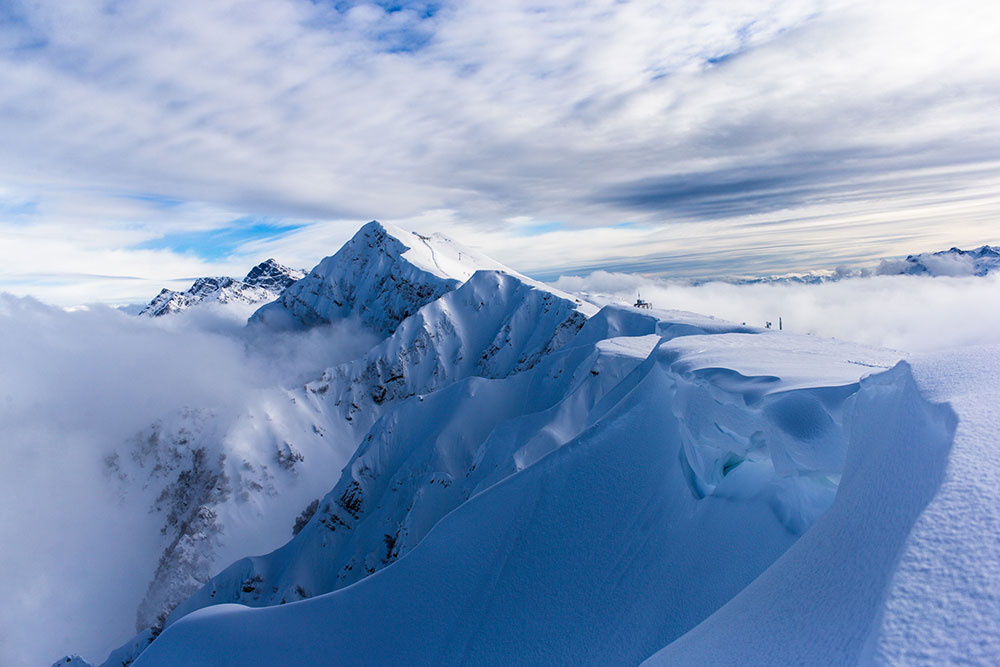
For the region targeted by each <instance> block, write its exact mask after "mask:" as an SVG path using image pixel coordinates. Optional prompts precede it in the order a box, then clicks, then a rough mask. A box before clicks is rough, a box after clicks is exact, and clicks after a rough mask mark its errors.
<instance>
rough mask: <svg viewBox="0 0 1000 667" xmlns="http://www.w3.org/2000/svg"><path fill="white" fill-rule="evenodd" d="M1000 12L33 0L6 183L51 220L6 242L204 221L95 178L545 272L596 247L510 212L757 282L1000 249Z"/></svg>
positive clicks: (208, 220)
mask: <svg viewBox="0 0 1000 667" xmlns="http://www.w3.org/2000/svg"><path fill="white" fill-rule="evenodd" d="M998 12H1000V9H998V8H997V7H995V6H994V5H993V4H991V3H983V2H976V1H973V0H967V1H960V2H958V3H957V4H955V3H951V4H949V5H947V6H945V5H941V4H940V3H932V2H928V1H925V0H918V1H917V2H901V1H896V0H891V1H886V2H880V3H862V2H847V1H844V2H842V1H836V0H831V1H824V0H798V1H796V2H775V1H772V0H740V2H731V1H729V0H726V1H722V0H717V1H713V2H693V1H692V2H687V1H685V2H673V3H662V2H656V1H654V0H635V1H633V2H629V3H620V2H613V1H612V0H590V1H589V2H570V1H569V0H566V1H556V0H552V1H549V2H541V3H539V2H521V1H516V2H504V3H496V2H485V1H478V0H477V1H474V2H462V3H448V4H445V6H443V7H442V8H441V9H440V11H438V12H437V13H436V14H435V15H434V16H433V17H431V18H428V19H421V18H420V17H419V16H418V13H417V12H415V11H400V12H391V13H387V12H384V11H382V10H381V9H379V8H377V7H375V6H373V5H371V4H365V3H359V4H358V6H356V7H354V8H353V9H351V10H350V11H346V12H344V13H338V12H337V11H336V10H335V9H334V5H333V3H312V2H306V1H304V0H282V1H278V2H261V1H259V0H258V1H252V0H223V1H222V2H213V3H210V4H209V3H203V2H196V1H195V0H180V1H178V2H171V3H166V4H164V3H156V2H153V1H152V0H137V1H136V2H131V3H117V4H115V5H114V6H113V7H112V8H108V7H104V6H101V5H99V4H89V5H87V4H79V3H75V4H67V3H42V4H28V3H23V4H22V3H17V4H15V5H12V9H11V10H10V13H11V14H13V15H19V16H20V18H19V19H17V20H10V19H8V20H6V21H3V20H2V19H0V91H2V93H0V110H2V112H3V113H0V187H2V188H4V189H7V190H10V189H14V190H20V191H23V192H24V193H25V194H26V195H27V199H29V200H38V201H39V202H40V208H41V210H40V212H39V213H38V214H36V215H35V216H34V217H33V218H32V217H29V218H24V216H21V218H19V220H18V221H17V222H16V223H15V222H13V221H12V220H11V219H10V217H9V216H8V217H6V218H5V217H4V215H3V214H2V211H3V206H2V205H0V241H2V242H3V243H0V248H2V247H3V246H4V245H7V244H6V241H7V239H8V238H10V237H12V236H14V235H15V234H16V233H17V232H16V227H17V226H24V225H26V224H28V225H32V224H34V225H37V226H36V231H38V232H39V233H38V234H36V236H37V237H41V236H44V235H45V234H49V231H48V230H49V229H52V230H53V231H52V232H51V234H50V235H56V234H59V238H62V239H64V240H65V241H66V244H67V248H66V251H67V252H66V253H65V256H68V257H74V255H75V257H74V260H75V261H76V263H79V264H83V265H85V266H84V267H83V268H81V269H80V270H79V271H77V272H78V273H89V274H102V273H105V274H106V273H114V274H115V275H122V274H123V272H124V271H125V270H126V269H127V268H128V267H127V263H125V264H124V265H123V266H122V267H121V268H118V267H117V266H116V267H115V268H114V270H113V271H111V270H108V269H107V268H103V267H102V263H104V262H107V261H108V259H107V257H106V256H104V255H102V254H100V253H91V252H90V251H89V250H88V249H87V247H86V244H85V243H84V242H82V241H79V240H78V236H79V232H73V231H71V230H66V231H63V232H57V231H55V229H54V228H48V227H46V226H45V225H47V224H52V223H53V222H54V221H56V220H57V219H58V220H61V219H62V218H61V217H59V216H57V215H55V214H54V213H53V212H52V211H51V210H50V207H49V206H48V205H47V202H49V200H50V199H52V198H53V197H55V198H59V197H64V198H65V199H66V203H67V206H68V207H69V208H72V209H73V210H74V211H75V213H74V215H73V216H72V217H73V219H74V222H72V223H71V224H73V225H74V226H76V227H77V228H79V227H87V228H89V229H93V230H99V231H100V232H101V233H103V234H105V235H106V237H107V243H108V248H110V249H113V250H117V251H122V252H123V253H127V254H131V253H134V252H135V251H134V250H132V249H130V246H129V245H128V243H129V240H128V239H130V238H131V236H130V235H129V234H124V233H123V231H122V229H123V225H124V226H125V229H127V230H128V231H129V232H130V233H132V236H134V235H135V233H134V232H135V231H136V230H138V231H139V232H141V233H143V234H149V233H154V232H155V233H163V232H164V231H169V230H176V229H178V228H181V227H182V226H186V225H190V224H192V223H191V221H192V220H196V219H197V216H196V215H192V216H180V217H184V218H185V220H186V221H185V220H177V221H175V220H172V219H171V218H170V215H169V213H170V211H156V210H155V209H154V208H153V207H146V209H148V210H137V211H132V212H129V211H125V210H116V211H114V212H113V214H105V213H102V212H101V210H100V208H99V207H97V208H95V207H92V206H88V205H87V204H86V202H85V200H93V199H95V198H94V197H93V196H85V195H84V194H83V193H85V192H90V193H152V194H158V195H165V196H169V197H173V198H176V199H179V200H181V201H184V202H207V204H204V205H203V206H205V207H207V209H206V210H205V211H204V212H203V215H204V219H203V220H202V222H201V224H203V225H204V226H213V225H214V226H219V225H222V224H224V223H225V222H226V221H223V220H220V219H219V218H218V217H217V216H216V215H215V214H216V213H217V212H219V211H227V212H232V214H233V215H232V218H229V219H230V220H232V219H234V218H238V217H240V216H242V215H248V214H253V215H275V216H280V217H291V218H296V219H303V220H312V221H317V220H332V221H341V220H353V221H355V224H359V223H361V222H363V221H365V220H368V219H371V218H379V219H386V220H391V221H402V220H407V219H421V218H424V217H427V216H428V215H431V216H433V212H435V211H452V212H454V217H455V219H456V220H460V221H461V223H460V224H459V225H456V227H459V228H461V229H463V230H466V231H467V232H468V234H467V235H463V236H460V240H465V241H467V242H469V243H470V244H472V245H479V246H484V247H489V246H490V245H491V244H494V243H496V244H498V246H499V248H500V250H499V253H498V254H500V255H501V259H503V260H504V261H506V262H508V263H510V264H512V265H514V266H515V267H517V268H520V269H522V270H529V271H542V272H544V271H548V272H552V271H554V270H558V269H560V268H563V269H565V268H567V267H574V266H575V267H580V266H594V265H597V264H599V263H600V262H602V261H603V259H602V258H601V257H599V256H598V254H597V253H595V252H593V251H588V249H587V248H586V247H585V246H586V244H584V243H570V242H569V241H568V240H567V239H566V238H565V236H558V235H556V236H550V237H546V239H547V241H552V242H553V243H559V245H560V247H561V248H563V250H560V251H559V252H550V253H549V254H548V255H545V254H544V253H542V252H540V250H539V248H540V247H543V246H545V245H546V244H545V243H542V242H539V240H538V239H533V238H532V239H525V238H524V237H522V236H519V233H520V230H519V229H518V228H517V227H516V226H514V227H509V226H508V225H507V224H506V223H505V222H504V220H506V219H509V218H511V217H530V218H531V219H534V220H539V221H545V222H548V221H556V222H559V223H561V224H562V225H563V226H564V229H567V230H579V229H594V228H614V225H617V224H619V223H622V222H632V223H640V224H642V225H645V227H646V232H645V233H643V234H638V233H636V234H631V235H626V234H618V235H617V236H615V235H612V234H610V233H599V234H602V235H601V236H600V238H599V239H598V241H600V242H604V241H605V240H608V239H614V243H615V248H614V250H615V252H616V253H617V255H616V257H615V259H616V260H618V259H630V258H636V259H639V258H643V257H646V258H647V259H655V258H656V257H659V258H660V259H663V258H666V265H668V266H669V265H671V262H672V261H673V260H678V259H680V260H684V255H685V253H686V252H687V250H686V249H685V248H684V247H682V246H681V244H680V243H679V242H678V241H676V240H675V239H677V238H678V234H680V235H681V237H698V236H701V237H708V238H710V240H711V241H712V243H713V245H714V246H715V247H716V248H717V250H715V251H714V252H715V254H716V256H719V253H722V254H725V253H733V252H735V253H736V254H737V255H738V254H739V252H740V249H741V248H745V247H748V246H750V247H755V248H761V247H765V246H772V252H771V255H770V256H771V257H772V258H773V259H774V261H772V262H771V264H770V265H769V266H762V267H756V266H754V265H752V264H751V263H749V262H744V265H745V266H746V268H747V269H748V270H750V269H757V268H760V269H761V270H765V271H766V270H779V269H780V268H781V267H783V266H784V267H785V268H787V265H788V264H789V263H793V264H794V263H795V262H796V261H798V262H803V261H807V260H805V258H804V255H803V253H801V252H799V250H800V249H801V248H804V247H811V250H810V256H811V258H810V259H809V260H808V261H810V262H812V264H813V265H814V266H815V265H816V264H817V262H818V263H820V264H823V261H822V259H820V257H821V256H822V254H823V253H822V251H823V250H824V249H826V250H828V251H829V252H830V254H833V255H837V257H835V258H834V259H833V262H834V263H839V262H841V261H843V260H844V259H845V257H842V256H841V255H844V256H847V257H846V259H853V260H855V261H856V260H859V259H863V258H870V259H874V258H875V257H878V256H880V255H884V254H891V253H886V249H889V250H891V251H892V252H894V253H899V252H910V251H923V250H933V249H937V248H938V247H939V246H940V244H941V239H942V238H944V237H948V239H947V241H946V242H945V244H946V245H951V244H952V243H958V244H972V243H975V244H978V243H982V242H994V241H995V240H996V238H995V234H996V232H995V220H996V216H997V214H998V213H1000V201H998V196H997V195H996V194H995V192H994V190H995V188H993V189H991V188H990V187H989V186H990V184H992V183H995V181H996V178H997V175H998V171H1000V167H998V165H997V164H996V162H995V159H994V157H995V155H997V153H998V149H1000V127H998V125H997V122H996V118H995V114H994V113H991V111H992V109H994V108H996V106H997V103H998V101H1000V84H998V83H997V78H996V76H995V71H994V67H995V66H994V65H993V63H995V62H997V60H998V59H1000V52H998V48H1000V47H998V46H997V45H998V44H1000V39H998V37H1000V35H998V34H997V32H998V30H1000V28H998V27H997V26H1000V16H998ZM406 47H412V50H410V51H407V50H406ZM60 193H62V194H60ZM0 198H3V195H0ZM21 199H24V197H21ZM2 203H3V202H0V204H2ZM151 212H153V213H156V215H155V216H153V217H154V218H155V219H152V220H151V219H149V218H150V213H151ZM887 212H895V213H894V214H892V215H890V214H889V213H887ZM192 213H193V211H192ZM886 218H891V219H886ZM706 219H710V222H707V223H706V222H705V220H706ZM82 220H86V221H87V222H82ZM911 220H917V222H918V225H917V227H918V228H917V229H916V230H915V231H914V230H911V229H910V226H908V225H909V222H908V221H911ZM681 223H683V224H688V225H694V226H695V228H696V231H694V232H689V231H687V230H683V231H682V230H680V229H679V225H680V224H681ZM760 223H767V224H769V225H771V227H770V228H763V227H759V226H757V227H755V226H754V225H759V224H760ZM859 226H862V227H863V228H862V229H859ZM341 228H342V224H341V223H339V222H334V223H331V226H330V230H325V231H315V232H312V234H313V235H314V236H316V237H317V238H319V237H330V238H334V237H336V238H337V239H338V240H342V239H343V238H345V237H346V234H343V233H342V231H341ZM831 237H833V238H834V239H835V240H833V241H831ZM847 237H850V247H846V246H845V245H844V243H843V239H845V238H847ZM301 238H304V236H303V237H300V239H299V240H301ZM775 239H777V241H775ZM288 242H289V245H288V246H287V247H289V248H290V249H291V248H293V247H294V244H295V243H298V241H296V240H295V239H289V241H288ZM786 243H787V244H788V245H789V247H788V248H785V247H783V246H784V244H786ZM619 246H620V247H619ZM74 247H76V248H78V251H77V252H76V253H74V252H73V249H74ZM272 247H274V248H276V249H277V248H280V247H281V244H272ZM46 250H47V245H46V242H45V240H44V239H42V238H38V240H37V242H36V243H35V244H33V245H31V246H30V247H27V246H21V247H19V249H18V252H17V254H18V256H21V257H25V258H28V259H29V261H31V262H34V263H36V264H42V263H48V261H49V260H48V258H47V257H46ZM334 250H336V246H332V247H324V248H316V249H314V251H313V259H314V260H318V259H319V258H321V257H322V256H323V255H327V254H330V253H332V252H333V251H334ZM10 254H12V253H7V256H9V255H10ZM276 254H277V253H276ZM61 256H62V255H61ZM296 256H298V255H296ZM5 257H6V256H5ZM789 258H791V259H789ZM240 259H241V260H242V257H241V258H240ZM253 259H254V260H256V259H262V257H261V258H253ZM278 259H279V260H282V261H286V262H287V261H292V260H291V259H289V258H285V257H281V256H280V254H279V257H278ZM164 260H165V261H166V262H168V263H169V262H172V261H181V262H183V261H188V262H190V260H188V259H183V258H177V257H175V256H173V255H167V256H165V257H164ZM779 260H780V261H779ZM143 261H146V259H145V258H142V257H140V256H136V258H135V262H134V263H141V262H143ZM249 263H251V264H252V263H253V261H251V262H249ZM674 264H676V262H674ZM765 264H766V262H765ZM232 265H233V262H230V266H232ZM0 266H2V265H0ZM165 266H168V265H165ZM182 266H183V265H182V264H177V265H176V269H175V271H174V273H173V275H175V276H179V275H183V273H181V271H182ZM6 271H7V272H8V273H9V274H10V275H21V274H19V273H16V272H14V270H13V269H6ZM18 271H21V270H20V269H18ZM183 271H185V272H186V269H183ZM737 272H740V271H737ZM132 273H133V274H135V272H134V271H133V272H132ZM202 273H204V271H203V272H202ZM143 275H148V273H147V274H143ZM88 289H92V288H88ZM51 294H52V295H53V298H57V297H58V295H59V294H60V293H59V292H56V291H52V292H51ZM91 294H92V297H91V298H94V297H95V296H98V294H97V293H95V292H91ZM66 299H68V297H64V298H63V300H66Z"/></svg>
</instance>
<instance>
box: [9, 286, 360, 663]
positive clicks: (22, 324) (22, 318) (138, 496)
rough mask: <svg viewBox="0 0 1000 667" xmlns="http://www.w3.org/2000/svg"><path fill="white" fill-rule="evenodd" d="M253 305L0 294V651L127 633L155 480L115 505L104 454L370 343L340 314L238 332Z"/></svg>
mask: <svg viewBox="0 0 1000 667" xmlns="http://www.w3.org/2000/svg"><path fill="white" fill-rule="evenodd" d="M249 310H250V308H246V307H230V308H223V307H220V308H197V309H193V310H191V311H188V312H186V313H181V314H180V315H178V316H173V317H165V318H160V319H158V320H149V319H147V318H139V317H135V316H127V315H124V314H122V313H120V312H118V311H115V310H112V309H109V308H104V307H95V308H90V309H84V310H76V311H73V312H66V311H64V310H61V309H58V308H54V307H51V306H45V305H43V304H41V303H39V302H37V301H35V300H33V299H19V298H15V297H12V296H11V295H9V294H3V293H0V331H2V332H3V334H2V336H3V344H2V345H0V369H2V372H0V506H2V507H3V508H4V511H3V512H2V513H0V543H2V544H3V545H4V547H3V549H0V589H2V590H3V591H4V595H5V603H4V604H3V605H0V663H3V664H9V665H21V664H24V665H28V664H49V663H51V662H52V661H53V660H56V659H58V658H59V657H60V655H61V654H62V653H65V652H80V653H81V654H83V655H85V656H87V657H89V658H91V659H103V657H104V656H105V655H106V653H107V651H109V650H110V649H111V648H112V647H114V646H117V645H118V644H119V643H121V642H124V641H125V640H126V639H128V638H130V637H131V636H132V634H133V633H134V630H135V625H134V624H135V614H136V608H137V606H138V604H139V601H140V599H141V598H142V596H143V595H144V594H145V592H146V586H147V585H148V582H149V580H150V579H151V577H152V574H153V572H154V571H155V569H156V563H157V558H158V557H159V550H160V549H162V544H161V542H160V535H159V532H158V531H159V525H158V523H157V521H155V520H153V521H151V520H150V517H149V515H148V512H149V508H150V507H151V506H152V504H153V501H154V500H155V498H153V497H150V495H149V494H150V493H155V491H148V490H147V491H143V490H142V489H139V488H137V487H134V488H132V489H131V491H130V495H129V496H128V498H127V499H126V500H127V502H125V501H124V500H123V499H122V498H121V497H119V496H118V487H117V486H116V485H115V484H113V483H112V480H110V479H109V477H108V476H107V475H106V471H105V470H104V468H103V461H104V458H105V457H106V456H107V455H108V454H110V453H111V452H112V451H114V450H115V449H117V448H121V447H122V446H123V443H125V442H126V441H127V440H128V439H129V438H132V437H134V436H135V435H136V434H137V433H139V432H140V431H141V430H142V429H145V428H148V427H149V426H150V424H152V423H153V422H154V421H155V420H157V419H167V418H169V417H170V416H171V415H172V414H174V413H175V412H177V411H178V410H180V409H182V408H184V407H187V406H193V407H199V408H203V409H206V410H212V411H213V414H214V419H215V420H216V421H217V423H218V425H219V426H220V428H222V429H224V428H225V426H226V424H228V423H229V422H230V421H232V420H233V419H235V418H236V417H237V416H238V415H239V414H241V413H242V412H244V411H246V410H247V409H249V406H251V405H253V402H254V401H257V400H267V396H269V394H268V393H267V392H280V389H278V388H279V387H281V386H294V385H295V384H297V383H299V382H301V381H302V380H304V379H305V378H311V377H315V376H316V375H318V374H319V372H321V369H322V368H325V367H326V366H327V365H332V364H334V363H336V362H339V361H343V360H345V359H348V358H354V357H356V356H360V354H361V353H362V352H363V351H364V350H365V349H367V348H368V346H370V345H371V344H372V342H373V338H372V336H370V335H369V334H365V333H364V332H362V331H361V330H360V329H359V328H357V327H354V326H352V325H350V324H349V323H346V324H343V325H341V326H338V327H321V328H318V329H314V330H312V331H310V332H308V333H306V334H301V335H296V334H291V333H288V334H281V335H278V336H273V337H269V338H267V339H262V338H258V337H257V336H256V335H254V334H252V333H250V332H247V331H246V330H245V329H244V328H243V322H245V316H246V315H247V314H248V311H249ZM262 397H263V398H262ZM219 446H220V447H221V446H222V445H221V444H220V445H219ZM292 495H294V494H292ZM239 539H240V538H239V536H238V535H229V536H227V548H232V549H233V550H236V552H237V553H243V552H244V551H246V550H247V547H245V545H244V543H242V542H240V541H239ZM241 545H243V546H241Z"/></svg>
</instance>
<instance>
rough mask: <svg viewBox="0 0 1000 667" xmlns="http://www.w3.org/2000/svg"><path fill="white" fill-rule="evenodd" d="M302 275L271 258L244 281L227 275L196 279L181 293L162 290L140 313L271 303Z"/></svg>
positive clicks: (163, 313)
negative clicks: (210, 306)
mask: <svg viewBox="0 0 1000 667" xmlns="http://www.w3.org/2000/svg"><path fill="white" fill-rule="evenodd" d="M304 275H305V272H304V271H299V270H296V269H290V268H288V267H287V266H283V265H281V264H278V263H277V262H276V261H274V260H273V259H268V260H266V261H264V262H261V263H260V264H258V265H257V266H255V267H254V268H253V269H251V270H250V273H248V274H247V275H246V277H245V278H244V279H243V280H237V279H236V278H229V277H226V276H219V277H208V278H198V280H196V281H195V282H194V284H193V285H192V286H191V287H190V288H188V289H187V290H185V291H183V292H175V291H173V290H169V289H164V290H162V291H161V292H160V293H159V294H157V295H156V297H154V298H153V300H152V301H150V302H149V304H148V305H147V306H146V307H145V308H143V309H142V310H141V311H140V312H139V314H140V315H146V316H149V317H160V316H162V315H167V314H169V313H177V312H180V311H182V310H187V309H188V308H190V307H191V306H194V305H196V304H200V303H247V304H255V303H262V302H265V301H271V300H273V299H275V298H276V297H277V296H278V295H280V294H281V293H282V292H283V291H284V290H285V289H286V288H287V287H288V286H289V285H291V284H292V283H294V282H295V281H296V280H299V279H300V278H302V277H303V276H304Z"/></svg>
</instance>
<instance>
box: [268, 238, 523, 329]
mask: <svg viewBox="0 0 1000 667" xmlns="http://www.w3.org/2000/svg"><path fill="white" fill-rule="evenodd" d="M480 269H490V270H495V271H503V272H504V273H509V274H512V275H516V273H515V272H514V271H512V270H510V269H508V268H507V267H505V266H503V265H502V264H499V263H498V262H495V261H493V260H492V259H490V258H489V257H486V256H484V255H482V254H480V253H478V252H476V251H474V250H470V249H468V248H465V247H464V246H461V245H459V244H458V243H455V242H454V241H452V240H451V239H449V238H447V237H445V236H442V235H441V234H432V235H430V236H425V235H422V234H417V233H415V232H408V231H405V230H403V229H400V228H399V227H396V226H394V225H388V224H385V223H381V222H378V221H377V220H372V221H371V222H369V223H367V224H366V225H364V226H363V227H361V229H359V230H358V231H357V233H356V234H355V235H354V236H353V237H352V238H351V239H350V240H349V241H348V242H347V243H345V244H344V246H343V247H342V248H341V249H340V250H338V251H337V253H336V254H334V255H332V256H330V257H327V258H326V259H324V260H323V261H321V262H320V263H319V264H318V265H316V268H314V269H313V270H312V271H310V272H309V275H307V276H306V277H305V278H303V279H302V280H300V281H299V282H297V283H296V284H294V285H293V286H291V287H290V288H288V289H287V290H286V291H285V292H284V293H283V294H282V295H281V298H280V299H278V300H277V301H275V302H273V303H269V304H267V305H266V306H264V307H262V308H261V309H260V310H258V311H257V312H256V313H254V315H253V317H251V318H250V321H251V322H256V323H262V324H266V325H268V326H271V327H274V328H278V329H289V328H301V327H309V326H314V325H317V324H325V323H328V322H332V321H334V320H338V319H343V318H346V317H350V316H351V315H357V316H358V317H360V318H361V320H362V321H363V322H365V324H367V325H368V326H370V327H371V328H372V329H374V330H375V331H377V332H379V333H381V334H382V335H389V334H391V333H392V332H393V331H395V330H396V327H397V326H398V325H399V323H400V322H402V321H403V320H404V319H406V318H407V317H409V316H410V315H412V314H413V313H415V312H416V311H417V310H419V309H420V307H421V306H424V305H425V304H427V303H430V302H431V301H434V300H435V299H437V298H439V297H440V296H442V295H443V294H445V293H447V292H450V291H451V290H453V289H455V288H456V287H458V286H459V285H461V284H462V283H464V282H465V281H466V280H468V279H469V278H470V277H471V276H472V274H473V273H475V272H476V271H478V270H480Z"/></svg>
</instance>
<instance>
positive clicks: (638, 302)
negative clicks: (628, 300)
mask: <svg viewBox="0 0 1000 667" xmlns="http://www.w3.org/2000/svg"><path fill="white" fill-rule="evenodd" d="M632 305H633V306H634V307H636V308H646V309H647V310H648V309H651V308H652V307H653V304H652V303H650V302H649V301H643V300H642V297H641V296H640V295H639V294H638V293H636V295H635V303H634V304H632Z"/></svg>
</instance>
